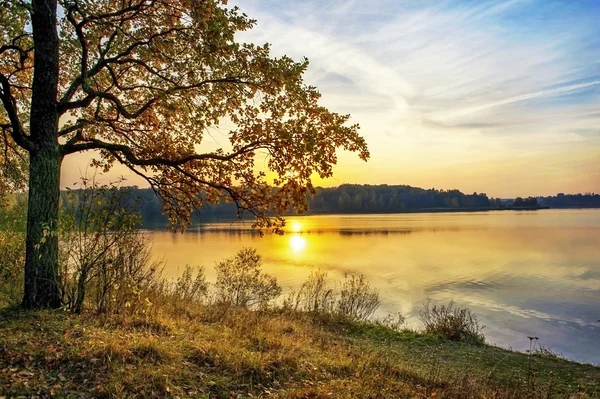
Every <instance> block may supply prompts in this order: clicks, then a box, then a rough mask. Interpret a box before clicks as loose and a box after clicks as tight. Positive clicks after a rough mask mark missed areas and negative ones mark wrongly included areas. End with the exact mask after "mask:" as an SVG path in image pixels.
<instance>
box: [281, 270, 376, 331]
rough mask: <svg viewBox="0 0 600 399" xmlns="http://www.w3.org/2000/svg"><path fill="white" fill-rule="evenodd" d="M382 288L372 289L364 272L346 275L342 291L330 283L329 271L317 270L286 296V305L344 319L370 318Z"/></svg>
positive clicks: (302, 310) (294, 309)
mask: <svg viewBox="0 0 600 399" xmlns="http://www.w3.org/2000/svg"><path fill="white" fill-rule="evenodd" d="M379 304H380V301H379V292H378V291H377V290H375V289H372V288H371V286H370V284H369V282H368V281H367V280H366V279H365V278H364V276H363V275H359V276H355V275H346V279H345V280H344V282H343V283H342V285H341V286H340V290H339V292H336V291H335V290H334V289H333V288H331V287H329V286H328V284H327V274H326V273H323V272H320V271H317V272H313V273H311V275H310V276H309V277H308V280H306V282H304V284H302V286H301V287H300V289H299V290H298V291H297V292H292V293H291V294H290V295H289V296H288V298H287V299H286V300H285V302H284V304H283V307H284V309H288V310H293V311H300V312H309V313H312V314H313V315H333V316H339V317H342V318H344V319H350V320H358V321H368V320H369V319H370V318H371V316H373V314H374V313H375V311H376V310H377V308H378V307H379Z"/></svg>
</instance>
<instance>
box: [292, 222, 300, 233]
mask: <svg viewBox="0 0 600 399" xmlns="http://www.w3.org/2000/svg"><path fill="white" fill-rule="evenodd" d="M290 228H291V230H292V231H293V232H294V233H298V232H300V231H301V230H302V224H301V223H300V222H292V223H291V225H290Z"/></svg>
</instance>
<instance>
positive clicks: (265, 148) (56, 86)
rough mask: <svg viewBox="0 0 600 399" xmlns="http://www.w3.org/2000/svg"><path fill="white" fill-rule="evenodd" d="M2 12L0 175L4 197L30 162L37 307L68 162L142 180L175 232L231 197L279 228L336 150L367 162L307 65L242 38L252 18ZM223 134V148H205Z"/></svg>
mask: <svg viewBox="0 0 600 399" xmlns="http://www.w3.org/2000/svg"><path fill="white" fill-rule="evenodd" d="M0 10H1V14H0V55H1V57H0V98H1V100H2V107H1V108H0V126H1V129H2V130H1V131H2V136H3V137H2V138H3V140H0V149H2V150H3V151H0V152H1V153H3V155H1V157H2V158H1V159H2V160H3V163H4V164H5V166H6V165H8V167H7V168H4V170H3V172H2V173H1V174H0V178H2V181H3V182H2V184H3V187H4V190H7V189H9V187H11V185H10V184H9V183H7V181H8V179H7V177H5V176H14V175H15V171H19V170H20V171H24V172H25V173H24V174H25V175H26V174H27V171H26V170H25V169H27V165H26V160H27V159H29V172H28V174H29V216H30V218H29V220H30V222H29V225H28V233H27V235H28V245H27V253H28V256H27V259H26V268H25V269H26V275H31V276H33V277H32V278H35V276H42V277H43V279H42V280H40V284H41V285H40V284H37V283H36V284H29V285H28V284H26V288H25V290H26V293H27V292H30V294H26V296H27V295H29V299H28V300H26V301H24V303H26V304H27V306H28V307H29V306H46V305H47V304H41V303H39V304H37V305H36V303H37V300H36V299H35V297H36V295H38V293H36V290H38V288H39V287H42V288H41V290H42V291H43V292H40V293H39V295H42V296H47V295H55V294H48V292H50V291H53V292H54V291H55V290H54V286H55V284H54V282H52V280H55V279H56V278H57V277H56V273H55V270H56V263H57V255H56V254H57V250H56V248H57V246H58V244H57V242H56V240H48V242H47V243H45V245H43V246H39V247H36V246H35V245H36V243H38V242H39V239H40V237H42V236H43V230H44V229H52V226H53V225H54V224H55V223H56V220H57V212H58V206H57V204H58V187H59V185H60V180H59V176H60V174H59V170H60V164H61V160H62V159H63V158H64V157H66V156H69V155H70V154H73V153H77V152H81V151H90V150H92V151H95V153H96V154H97V156H96V157H95V161H94V164H95V166H97V167H99V168H102V169H104V170H108V169H110V168H111V167H112V166H113V165H114V164H115V163H121V164H123V165H125V166H126V167H127V168H129V169H130V170H131V171H132V172H133V173H135V174H137V175H139V176H141V177H143V178H144V179H146V181H147V182H148V183H149V184H150V185H151V187H152V188H153V189H154V190H155V191H156V192H157V193H158V194H159V195H160V196H161V197H162V198H163V199H164V200H165V201H164V204H165V211H166V213H167V214H168V215H169V217H170V219H171V220H172V222H173V223H174V224H175V225H177V226H183V227H184V226H185V225H186V224H187V223H188V222H189V218H190V214H191V211H192V209H193V208H195V207H199V206H201V205H202V203H204V202H217V201H220V200H222V199H226V200H228V201H233V202H234V203H235V204H236V206H237V209H238V211H239V212H238V213H239V215H240V216H241V215H243V214H244V213H249V214H251V215H254V216H255V217H256V226H257V227H263V228H269V229H271V230H275V231H278V230H279V229H280V227H281V224H282V220H281V219H279V218H271V217H268V216H269V215H277V214H279V213H282V212H284V211H287V210H289V209H297V210H300V211H302V210H304V209H305V208H306V194H307V193H308V192H311V191H313V185H312V183H311V177H312V176H314V175H318V176H320V177H322V178H325V177H329V176H331V175H332V167H333V165H334V164H335V163H336V162H337V156H336V150H337V149H338V148H342V149H345V150H348V151H353V152H357V153H358V155H359V157H360V158H362V159H364V160H366V159H367V158H368V157H369V152H368V150H367V147H366V144H365V141H364V139H363V138H362V137H360V136H359V135H358V132H357V131H358V126H357V125H350V124H348V121H349V116H348V115H341V114H337V113H334V112H331V111H329V110H327V109H326V108H324V107H323V106H321V105H319V103H318V101H319V97H320V94H319V92H318V91H317V90H316V88H314V87H311V86H308V85H306V84H305V83H304V82H303V74H304V72H305V71H306V68H307V67H308V61H307V60H302V61H300V62H297V61H294V60H292V59H291V58H289V57H286V56H283V57H273V56H272V55H271V54H270V48H269V45H268V44H264V45H257V44H251V43H241V42H238V41H237V40H236V34H237V33H239V32H242V31H246V30H249V29H251V28H252V27H253V26H254V24H255V21H254V20H252V19H250V18H249V17H248V16H246V15H245V14H244V13H242V12H241V11H240V10H238V8H237V7H231V6H227V4H226V1H216V0H126V1H123V0H89V1H83V0H58V1H57V0H32V1H26V0H14V1H13V0H10V1H7V0H0ZM217 127H218V128H219V129H221V130H224V131H226V132H227V135H228V138H229V143H226V144H225V145H223V147H222V148H218V149H216V150H213V149H208V148H207V143H206V139H207V135H208V133H209V131H210V129H214V128H217ZM211 148H212V147H211ZM27 155H29V157H28V158H27ZM23 160H25V162H23ZM257 160H258V161H259V162H257ZM258 163H259V165H257V164H258ZM263 165H264V166H263ZM258 166H260V168H259V167H258ZM269 171H270V172H273V174H274V175H275V176H278V177H277V178H276V179H275V180H274V181H269V180H268V179H267V178H266V176H267V174H266V172H269ZM9 172H10V173H9ZM13 180H15V179H13ZM13 185H14V183H13ZM37 259H43V261H39V260H37ZM40 262H42V263H43V265H42V263H40ZM35 270H38V272H39V273H38V272H35V273H34V271H35ZM26 281H27V277H26ZM48 282H50V283H48ZM48 284H49V285H48ZM42 302H44V301H42ZM51 302H52V303H53V305H50V306H55V305H56V301H55V300H54V301H51Z"/></svg>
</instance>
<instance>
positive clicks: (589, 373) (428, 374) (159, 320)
mask: <svg viewBox="0 0 600 399" xmlns="http://www.w3.org/2000/svg"><path fill="white" fill-rule="evenodd" d="M599 384H600V369H599V368H596V367H592V366H589V365H582V364H577V363H573V362H568V361H565V360H561V359H557V358H553V357H544V356H528V355H527V354H523V353H516V352H510V351H507V350H503V349H499V348H495V347H490V346H485V345H483V346H476V345H469V344H465V343H459V342H451V341H445V340H441V339H439V338H436V337H434V336H431V335H426V334H419V333H415V332H410V331H401V332H397V331H394V330H392V329H389V328H387V327H384V326H381V325H379V324H376V323H361V322H349V321H343V320H342V319H339V318H331V317H328V318H315V317H309V316H308V315H307V314H305V313H299V312H287V313H286V312H283V311H268V312H259V311H251V310H245V309H234V308H223V307H219V306H206V307H202V308H198V309H196V310H195V311H194V312H193V313H190V312H189V311H188V312H186V314H185V315H180V316H172V315H171V316H168V315H166V314H165V315H154V316H152V317H149V316H146V317H144V318H140V317H124V316H118V315H113V316H105V317H98V316H95V315H91V314H89V315H86V314H84V315H80V316H76V315H73V314H69V313H65V312H60V311H56V312H38V313H28V312H18V311H9V310H4V311H0V396H2V395H4V396H12V395H15V396H16V395H27V396H29V395H39V396H41V397H47V396H53V397H79V396H90V397H157V398H159V397H161V398H162V397H180V398H184V397H200V398H213V397H215V398H237V397H274V398H364V397H372V398H378V397H380V398H388V397H389V398H392V397H393V398H398V397H399V398H403V397H406V398H413V397H423V398H425V397H427V398H431V397H438V398H440V397H444V398H469V397H472V398H519V397H522V398H542V397H543V398H547V397H597V396H600V385H599Z"/></svg>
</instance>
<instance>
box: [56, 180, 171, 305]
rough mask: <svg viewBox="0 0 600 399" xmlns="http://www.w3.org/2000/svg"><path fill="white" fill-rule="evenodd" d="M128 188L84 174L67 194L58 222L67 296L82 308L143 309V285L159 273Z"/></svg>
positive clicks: (66, 299)
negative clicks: (84, 176)
mask: <svg viewBox="0 0 600 399" xmlns="http://www.w3.org/2000/svg"><path fill="white" fill-rule="evenodd" d="M131 202H132V201H129V198H128V197H127V192H126V191H124V190H119V188H117V187H114V186H107V185H103V186H99V185H97V184H96V183H95V181H94V180H93V179H87V178H82V179H81V188H80V189H78V190H70V191H69V193H68V194H67V195H66V196H65V197H64V198H63V204H62V213H61V220H60V223H59V232H58V234H59V244H60V250H61V252H60V253H61V256H60V276H61V288H62V293H63V302H64V303H65V305H66V307H67V308H68V309H70V310H72V311H74V312H77V313H80V312H81V311H82V310H83V308H84V306H89V307H90V308H92V309H93V310H95V311H97V312H99V313H118V312H124V311H127V312H128V313H137V312H140V311H144V310H145V309H146V308H147V306H148V305H149V302H148V301H147V297H146V298H144V295H145V294H144V291H146V290H147V289H148V287H150V286H151V285H152V284H155V283H156V282H157V281H158V280H159V279H160V273H161V270H160V266H161V264H160V263H159V262H151V256H150V248H151V243H150V240H149V239H148V238H147V237H146V236H145V235H144V234H143V233H142V232H140V231H139V230H138V229H137V228H138V227H139V223H140V218H139V215H138V214H137V213H136V212H135V210H134V209H135V207H134V206H133V205H131Z"/></svg>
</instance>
